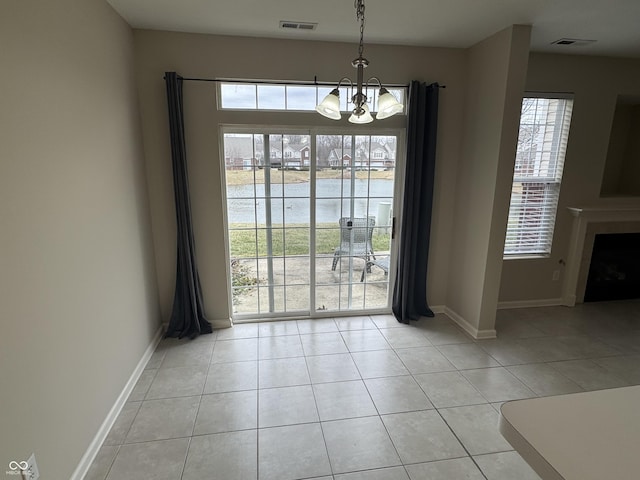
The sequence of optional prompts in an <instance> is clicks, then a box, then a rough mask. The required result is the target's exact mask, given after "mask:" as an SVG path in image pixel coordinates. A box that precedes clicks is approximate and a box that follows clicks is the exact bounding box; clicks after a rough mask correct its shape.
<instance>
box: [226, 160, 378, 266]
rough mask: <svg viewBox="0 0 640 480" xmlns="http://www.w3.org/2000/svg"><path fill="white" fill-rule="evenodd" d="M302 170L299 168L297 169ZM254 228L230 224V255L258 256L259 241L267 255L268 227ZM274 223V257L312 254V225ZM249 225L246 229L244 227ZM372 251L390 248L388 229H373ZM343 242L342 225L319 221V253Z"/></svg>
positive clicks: (233, 256)
mask: <svg viewBox="0 0 640 480" xmlns="http://www.w3.org/2000/svg"><path fill="white" fill-rule="evenodd" d="M297 173H300V172H297ZM260 227H261V226H260V225H259V226H258V228H259V229H258V230H257V231H256V230H254V229H253V225H250V224H237V223H236V224H231V225H230V228H229V239H230V248H231V258H251V257H255V256H256V242H257V250H258V256H259V257H266V256H267V230H266V228H262V229H261V228H260ZM282 227H283V225H281V224H280V225H274V226H273V229H272V230H271V231H272V245H273V248H272V255H273V256H275V257H280V256H285V255H286V256H290V255H309V253H310V252H309V225H305V224H288V225H287V228H282ZM243 229H246V230H243ZM372 240H373V251H374V252H385V251H389V241H390V235H389V233H384V229H380V230H379V231H378V229H375V230H374V233H373V238H372ZM339 244H340V229H339V228H336V226H335V224H334V223H321V224H318V227H317V229H316V254H318V255H322V254H333V252H334V251H335V249H336V247H338V245H339Z"/></svg>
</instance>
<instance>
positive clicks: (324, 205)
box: [227, 179, 393, 225]
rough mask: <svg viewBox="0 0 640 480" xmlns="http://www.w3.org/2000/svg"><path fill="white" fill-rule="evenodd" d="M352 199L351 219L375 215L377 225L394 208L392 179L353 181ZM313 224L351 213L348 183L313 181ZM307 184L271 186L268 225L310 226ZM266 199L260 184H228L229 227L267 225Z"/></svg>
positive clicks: (345, 181) (341, 181)
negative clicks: (314, 191)
mask: <svg viewBox="0 0 640 480" xmlns="http://www.w3.org/2000/svg"><path fill="white" fill-rule="evenodd" d="M354 183H355V188H354V198H353V210H354V211H353V216H354V217H365V216H367V215H368V216H375V217H376V223H377V224H378V225H387V224H388V220H387V223H383V222H384V221H385V220H384V219H379V218H378V215H379V207H380V205H381V204H382V209H381V212H383V214H384V212H385V211H386V209H387V208H388V206H390V205H393V181H392V180H379V179H371V180H359V179H357V180H355V181H354ZM316 185H317V186H316V223H332V222H336V223H337V222H338V219H339V218H340V217H348V216H350V213H351V210H350V208H351V201H352V199H351V198H350V197H351V180H349V179H344V180H341V179H318V180H317V181H316ZM310 193H311V192H310V184H309V182H303V183H285V184H272V185H271V198H270V201H271V209H270V210H271V222H272V223H276V224H279V223H288V224H294V223H309V222H310V212H309V208H310V199H309V196H310ZM267 204H268V199H267V198H266V197H265V186H264V185H263V184H255V185H254V184H248V185H228V186H227V214H228V221H229V223H230V224H234V223H249V224H254V223H257V224H264V223H266V211H267V208H266V207H267Z"/></svg>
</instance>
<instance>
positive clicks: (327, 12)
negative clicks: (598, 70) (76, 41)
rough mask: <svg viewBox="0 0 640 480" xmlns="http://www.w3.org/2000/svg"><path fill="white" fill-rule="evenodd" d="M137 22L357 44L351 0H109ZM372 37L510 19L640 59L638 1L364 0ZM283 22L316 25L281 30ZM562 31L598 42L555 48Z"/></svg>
mask: <svg viewBox="0 0 640 480" xmlns="http://www.w3.org/2000/svg"><path fill="white" fill-rule="evenodd" d="M107 1H108V2H109V3H110V4H111V5H112V6H113V8H115V9H116V11H118V12H119V13H120V15H122V16H123V17H124V18H125V19H126V20H127V21H128V22H129V24H130V25H131V26H132V27H134V28H146V29H154V30H171V31H179V32H193V33H213V34H223V35H242V36H257V37H273V38H296V39H308V40H327V41H346V42H357V41H358V36H359V31H358V23H357V21H356V18H355V10H354V7H353V2H352V1H351V0H262V1H260V0H107ZM365 17H366V28H365V44H366V43H386V44H401V45H421V46H431V47H463V48H464V47H469V46H471V45H473V44H475V43H477V42H478V41H480V40H483V39H484V38H486V37H488V36H490V35H491V34H493V33H495V32H497V31H500V30H502V29H503V28H506V27H508V26H509V25H512V24H531V25H532V26H533V31H532V40H531V43H532V45H531V48H532V50H534V51H545V52H558V53H574V54H587V55H610V56H624V57H637V58H640V0H440V1H439V2H435V1H434V0H366V13H365ZM281 20H289V21H297V22H314V23H318V28H317V29H316V30H315V31H298V30H293V31H290V30H283V29H281V28H279V22H280V21H281ZM563 37H569V38H578V39H586V40H597V42H595V43H593V44H591V45H586V46H572V47H567V46H555V45H551V42H553V41H555V40H558V39H560V38H563Z"/></svg>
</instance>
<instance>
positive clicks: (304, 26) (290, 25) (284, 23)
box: [280, 20, 318, 30]
mask: <svg viewBox="0 0 640 480" xmlns="http://www.w3.org/2000/svg"><path fill="white" fill-rule="evenodd" d="M317 27H318V24H317V23H310V22H290V21H288V20H281V21H280V28H286V29H290V30H315V29H316V28H317Z"/></svg>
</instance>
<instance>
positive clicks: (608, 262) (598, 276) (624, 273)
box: [584, 233, 640, 302]
mask: <svg viewBox="0 0 640 480" xmlns="http://www.w3.org/2000/svg"><path fill="white" fill-rule="evenodd" d="M630 298H640V233H605V234H597V235H596V236H595V239H594V241H593V251H592V253H591V264H590V266H589V274H588V276H587V285H586V289H585V292H584V301H585V302H599V301H605V300H625V299H630Z"/></svg>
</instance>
